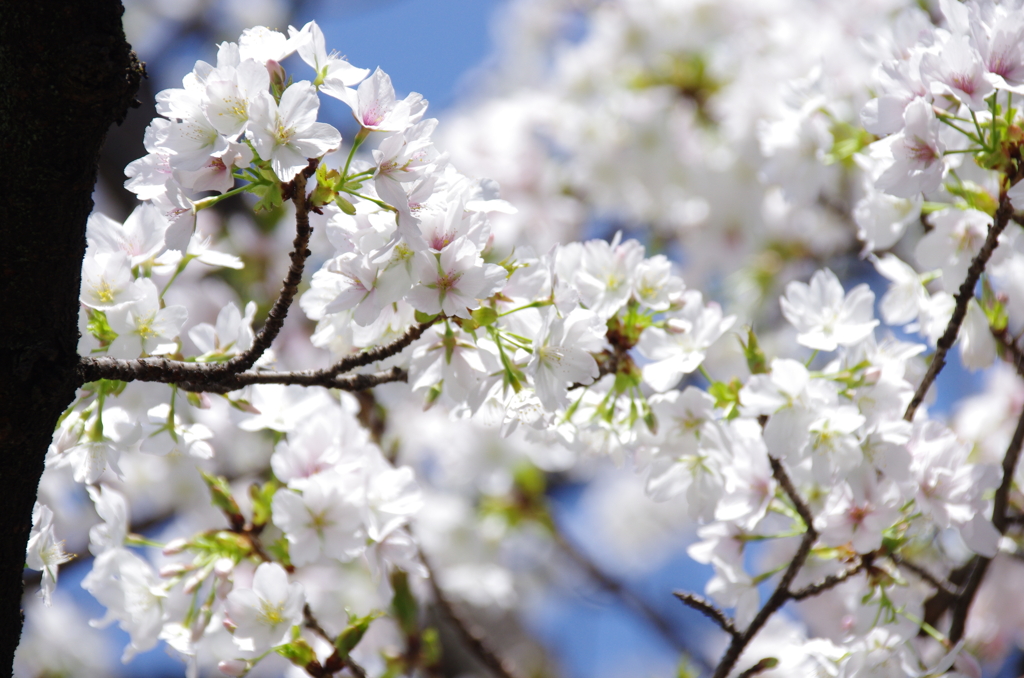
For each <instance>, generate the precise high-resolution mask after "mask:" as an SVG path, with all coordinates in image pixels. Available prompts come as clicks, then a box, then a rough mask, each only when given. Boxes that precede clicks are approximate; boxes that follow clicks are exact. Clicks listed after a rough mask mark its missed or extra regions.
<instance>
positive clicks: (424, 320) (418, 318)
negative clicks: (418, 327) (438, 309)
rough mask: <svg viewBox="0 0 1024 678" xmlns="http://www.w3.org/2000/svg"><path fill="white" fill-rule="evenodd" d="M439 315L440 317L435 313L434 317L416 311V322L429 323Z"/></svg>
mask: <svg viewBox="0 0 1024 678" xmlns="http://www.w3.org/2000/svg"><path fill="white" fill-rule="evenodd" d="M437 315H438V314H437V313H435V314H433V315H428V314H426V313H424V312H423V311H416V322H418V323H429V322H431V321H432V320H433V319H434V318H436V317H437Z"/></svg>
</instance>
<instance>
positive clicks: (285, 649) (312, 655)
mask: <svg viewBox="0 0 1024 678" xmlns="http://www.w3.org/2000/svg"><path fill="white" fill-rule="evenodd" d="M274 652H276V653H278V654H279V655H281V656H282V657H284V658H285V659H287V660H288V661H290V662H291V663H292V664H295V665H296V666H301V667H305V666H307V665H309V664H312V663H313V662H315V661H316V652H314V651H313V648H312V647H310V646H309V643H307V642H306V641H305V640H304V639H302V638H298V639H296V640H293V641H292V642H290V643H288V644H287V645H281V646H280V647H275V648H274Z"/></svg>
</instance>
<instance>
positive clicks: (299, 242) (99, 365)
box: [78, 160, 316, 390]
mask: <svg viewBox="0 0 1024 678" xmlns="http://www.w3.org/2000/svg"><path fill="white" fill-rule="evenodd" d="M315 171H316V161H315V160H310V164H309V167H307V168H306V169H305V170H303V171H302V172H301V173H300V174H298V175H297V176H296V177H295V180H294V182H292V186H291V188H290V190H291V194H292V202H293V203H294V204H295V239H294V241H293V242H292V251H291V254H289V257H290V258H291V265H290V266H289V267H288V273H287V274H286V275H285V277H284V280H283V281H282V283H281V292H280V294H279V295H278V297H277V301H275V302H274V305H273V306H272V307H271V309H270V313H269V314H268V315H267V320H266V322H265V323H264V324H263V327H262V328H261V329H260V331H259V332H258V333H257V334H256V336H255V338H254V339H253V343H252V346H251V347H249V348H248V349H247V350H245V351H243V352H241V353H239V354H238V355H236V356H234V357H232V358H231V359H230V360H226V361H225V362H222V363H191V362H184V361H180V360H168V359H166V358H138V359H135V360H118V359H116V358H110V357H107V356H100V357H84V358H81V359H80V360H79V368H78V369H79V375H80V378H81V380H82V383H88V382H90V381H96V380H98V379H117V380H119V381H157V382H163V383H184V382H190V383H193V384H199V383H204V384H205V383H213V382H216V381H219V380H222V379H224V378H225V377H230V376H231V375H234V374H238V373H240V372H244V371H245V370H247V369H249V368H250V367H252V366H253V365H255V364H256V361H257V360H259V359H260V356H262V355H263V354H264V353H265V352H266V350H267V349H268V348H270V345H271V344H272V343H273V342H274V339H275V338H276V337H277V334H278V333H279V332H280V331H281V327H282V326H283V325H284V320H285V318H286V317H287V315H288V309H289V308H290V307H291V304H292V301H293V300H294V299H295V295H296V293H297V292H298V291H299V283H301V282H302V272H303V270H304V269H305V265H306V259H307V258H308V257H309V256H310V254H311V253H310V251H309V237H310V235H311V234H312V232H313V229H312V228H311V227H310V225H309V201H308V199H307V198H306V179H307V178H308V177H309V176H312V173H313V172H315ZM307 172H308V174H307ZM191 390H197V389H194V388H193V389H191Z"/></svg>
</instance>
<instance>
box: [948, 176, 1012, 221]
mask: <svg viewBox="0 0 1024 678" xmlns="http://www.w3.org/2000/svg"><path fill="white" fill-rule="evenodd" d="M946 190H947V191H949V192H950V193H952V194H953V195H955V196H956V197H958V198H960V199H961V200H963V202H964V203H966V207H970V208H971V209H976V210H978V211H979V212H984V213H985V214H987V215H989V216H992V215H994V214H995V213H996V210H997V209H999V202H998V201H997V200H996V199H995V198H993V197H992V196H991V194H989V192H988V191H986V190H985V189H984V187H982V186H979V185H978V184H976V183H974V182H973V181H963V182H960V183H956V182H952V181H951V182H949V184H947V185H946Z"/></svg>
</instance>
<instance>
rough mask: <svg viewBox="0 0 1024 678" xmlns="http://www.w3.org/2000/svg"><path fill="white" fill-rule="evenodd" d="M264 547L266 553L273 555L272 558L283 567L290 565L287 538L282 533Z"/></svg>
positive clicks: (290, 558) (290, 557)
mask: <svg viewBox="0 0 1024 678" xmlns="http://www.w3.org/2000/svg"><path fill="white" fill-rule="evenodd" d="M266 549H267V553H269V554H270V555H271V556H273V558H274V560H276V561H278V562H279V563H281V564H282V565H283V566H285V567H291V564H292V556H291V553H289V552H288V539H287V538H285V537H284V536H283V535H282V536H280V537H278V538H277V539H276V540H275V541H274V542H273V543H271V544H270V545H269V546H267V547H266Z"/></svg>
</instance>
